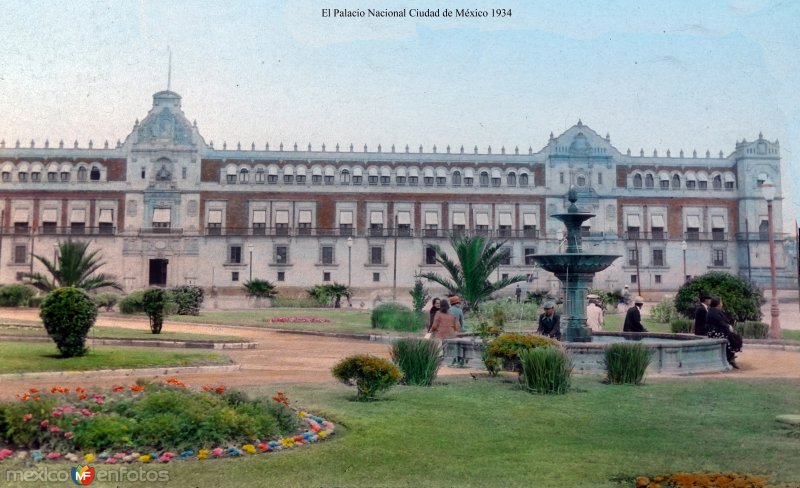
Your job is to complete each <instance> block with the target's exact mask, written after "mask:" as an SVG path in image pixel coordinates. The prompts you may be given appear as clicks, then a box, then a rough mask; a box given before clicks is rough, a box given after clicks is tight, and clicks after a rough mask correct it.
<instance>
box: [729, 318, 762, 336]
mask: <svg viewBox="0 0 800 488" xmlns="http://www.w3.org/2000/svg"><path fill="white" fill-rule="evenodd" d="M734 328H735V329H736V332H738V333H739V335H741V336H742V337H743V338H745V339H766V338H767V335H768V334H769V325H767V324H765V323H764V322H756V321H745V322H736V325H734Z"/></svg>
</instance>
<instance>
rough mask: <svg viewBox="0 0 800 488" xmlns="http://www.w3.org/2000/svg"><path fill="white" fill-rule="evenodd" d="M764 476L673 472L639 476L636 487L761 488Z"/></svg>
mask: <svg viewBox="0 0 800 488" xmlns="http://www.w3.org/2000/svg"><path fill="white" fill-rule="evenodd" d="M766 482H767V477H766V476H753V475H749V474H739V473H713V474H703V473H674V474H671V475H668V476H653V477H652V478H649V477H647V476H639V477H638V478H636V487H637V488H763V487H764V486H766V485H765V483H766Z"/></svg>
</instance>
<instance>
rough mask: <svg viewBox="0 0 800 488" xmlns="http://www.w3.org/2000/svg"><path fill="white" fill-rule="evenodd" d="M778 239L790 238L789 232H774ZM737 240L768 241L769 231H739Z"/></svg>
mask: <svg viewBox="0 0 800 488" xmlns="http://www.w3.org/2000/svg"><path fill="white" fill-rule="evenodd" d="M774 238H775V240H776V241H783V240H786V239H787V238H788V234H783V233H778V232H776V233H775V234H774ZM736 240H737V241H768V240H769V232H737V233H736Z"/></svg>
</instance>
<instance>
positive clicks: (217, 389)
mask: <svg viewBox="0 0 800 488" xmlns="http://www.w3.org/2000/svg"><path fill="white" fill-rule="evenodd" d="M214 391H216V392H217V393H220V394H222V393H225V387H224V386H218V387H216V388H215V389H214Z"/></svg>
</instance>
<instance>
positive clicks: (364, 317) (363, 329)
mask: <svg viewBox="0 0 800 488" xmlns="http://www.w3.org/2000/svg"><path fill="white" fill-rule="evenodd" d="M277 317H320V318H325V319H328V320H330V322H327V323H320V324H316V323H290V322H279V323H272V322H269V320H270V319H272V318H277ZM168 320H169V321H174V322H190V323H196V324H216V325H249V326H257V327H265V328H271V329H296V330H315V331H328V332H351V333H361V334H391V335H396V334H397V332H395V331H383V330H380V329H373V328H372V326H371V325H370V311H369V310H351V309H344V308H339V309H333V308H269V309H259V310H220V311H213V312H200V315H199V316H190V315H170V316H169V319H168ZM165 327H168V325H165Z"/></svg>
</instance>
